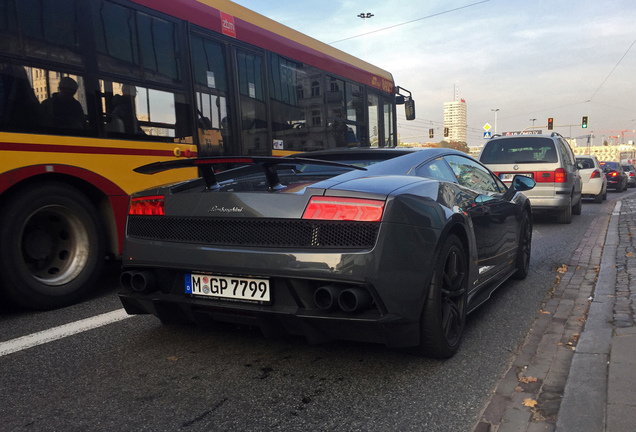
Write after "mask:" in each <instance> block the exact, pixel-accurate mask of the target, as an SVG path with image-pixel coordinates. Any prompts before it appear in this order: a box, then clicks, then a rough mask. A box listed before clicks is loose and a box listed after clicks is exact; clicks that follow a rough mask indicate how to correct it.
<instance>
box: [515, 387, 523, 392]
mask: <svg viewBox="0 0 636 432" xmlns="http://www.w3.org/2000/svg"><path fill="white" fill-rule="evenodd" d="M515 391H516V392H517V393H521V392H522V391H523V389H522V388H521V387H519V386H517V387H515Z"/></svg>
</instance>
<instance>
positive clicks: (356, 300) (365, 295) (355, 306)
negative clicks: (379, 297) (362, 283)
mask: <svg viewBox="0 0 636 432" xmlns="http://www.w3.org/2000/svg"><path fill="white" fill-rule="evenodd" d="M372 301H373V298H371V294H369V292H368V291H366V290H364V289H362V288H349V289H346V290H344V291H342V292H341V293H340V295H339V296H338V304H339V305H340V309H342V310H343V311H345V312H357V311H359V310H361V309H365V308H367V307H369V306H370V305H371V303H372Z"/></svg>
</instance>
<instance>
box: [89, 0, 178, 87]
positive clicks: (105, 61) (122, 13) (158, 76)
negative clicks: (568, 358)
mask: <svg viewBox="0 0 636 432" xmlns="http://www.w3.org/2000/svg"><path fill="white" fill-rule="evenodd" d="M94 27H95V42H96V44H97V58H98V65H99V69H100V70H101V71H102V72H109V73H116V74H119V75H124V76H127V77H136V78H141V77H142V76H143V78H144V79H146V80H150V81H154V82H158V83H166V84H171V83H175V82H179V81H180V80H181V76H180V63H179V61H180V60H179V59H180V54H179V41H178V38H177V30H176V27H175V25H174V24H173V23H172V22H169V21H165V20H162V19H160V18H156V17H153V16H150V15H147V14H144V13H141V12H135V11H134V10H132V9H129V8H126V7H123V6H119V5H116V4H114V3H111V2H108V1H103V2H101V4H100V7H99V10H98V11H97V12H96V17H95V26H94ZM142 65H143V70H142Z"/></svg>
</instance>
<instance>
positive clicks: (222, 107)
mask: <svg viewBox="0 0 636 432" xmlns="http://www.w3.org/2000/svg"><path fill="white" fill-rule="evenodd" d="M191 49H192V66H193V70H194V86H195V90H196V104H197V105H196V106H197V122H196V123H197V129H198V134H199V152H200V154H201V156H220V155H223V154H225V153H227V152H231V151H232V143H230V142H229V140H230V139H231V133H230V132H231V128H230V127H229V126H230V125H229V121H228V113H229V112H230V110H229V102H228V100H229V98H228V88H227V76H226V61H225V54H224V50H223V47H222V46H221V44H219V43H216V42H213V41H210V40H208V39H204V38H202V37H200V36H197V35H192V37H191Z"/></svg>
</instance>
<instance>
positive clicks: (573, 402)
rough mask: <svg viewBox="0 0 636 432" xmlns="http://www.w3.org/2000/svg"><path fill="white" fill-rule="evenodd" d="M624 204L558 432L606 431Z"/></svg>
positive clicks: (615, 215)
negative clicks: (610, 357)
mask: <svg viewBox="0 0 636 432" xmlns="http://www.w3.org/2000/svg"><path fill="white" fill-rule="evenodd" d="M621 205H622V201H618V202H617V203H616V206H615V207H614V211H613V212H612V216H611V219H610V222H609V227H608V230H607V236H606V238H605V246H604V247H603V256H602V258H601V266H600V269H599V273H598V279H597V283H596V288H595V290H594V299H593V301H592V303H591V305H590V310H589V313H588V316H587V320H586V323H585V328H584V330H583V332H582V333H581V337H580V339H579V343H578V344H577V347H576V351H575V353H574V357H573V358H572V365H571V367H570V373H569V375H568V379H567V382H566V385H565V392H564V394H563V400H562V401H561V406H560V408H559V412H558V416H557V423H556V430H557V431H563V432H568V431H577V432H599V431H602V430H604V428H605V419H606V406H607V382H608V359H609V354H610V349H611V339H612V332H613V326H612V320H613V311H614V295H615V293H616V250H617V248H618V242H619V237H618V221H619V216H620V210H621Z"/></svg>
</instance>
